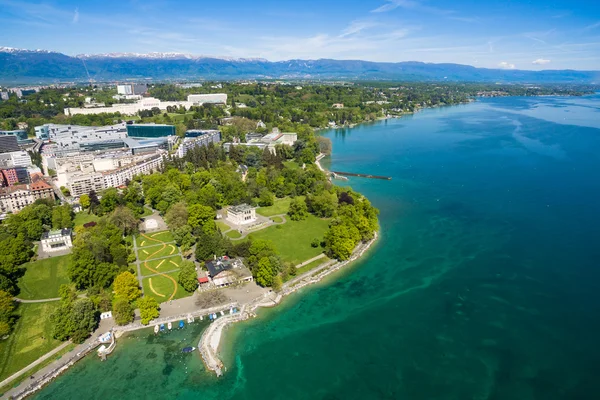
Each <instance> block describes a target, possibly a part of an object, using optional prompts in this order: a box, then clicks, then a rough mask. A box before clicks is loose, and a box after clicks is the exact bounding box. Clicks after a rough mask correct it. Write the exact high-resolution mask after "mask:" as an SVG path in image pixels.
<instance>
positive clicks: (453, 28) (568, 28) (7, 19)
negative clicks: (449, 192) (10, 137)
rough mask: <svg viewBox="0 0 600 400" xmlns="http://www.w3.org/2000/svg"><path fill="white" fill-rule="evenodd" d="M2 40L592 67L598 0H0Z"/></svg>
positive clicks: (72, 50) (109, 48) (76, 48)
mask: <svg viewBox="0 0 600 400" xmlns="http://www.w3.org/2000/svg"><path fill="white" fill-rule="evenodd" d="M0 23H1V26H2V28H1V29H2V33H1V34H0V46H8V47H17V48H26V49H37V48H41V49H48V50H55V51H59V52H62V53H66V54H69V55H75V54H81V53H110V52H136V53H147V52H181V53H191V54H198V55H200V54H203V55H213V56H228V57H236V58H238V57H261V58H266V59H269V60H272V61H278V60H287V59H293V58H302V59H318V58H335V59H362V60H371V61H390V62H396V61H414V60H416V61H425V62H435V63H439V62H452V63H460V64H469V65H474V66H478V67H488V68H508V69H510V68H517V69H534V70H539V69H563V68H572V69H595V70H598V69H600V4H599V0H596V1H590V0H584V1H577V0H527V1H517V0H503V1H497V0H459V1H442V0H363V1H351V0H347V1H339V0H331V1H328V0H304V1H282V0H279V1H274V0H257V1H256V0H255V1H252V0H250V1H248V0H243V1H240V0H227V1H214V0H212V1H205V0H199V1H182V0H180V1H163V0H146V1H143V0H121V1H114V0H105V1H90V0H86V1H41V2H40V1H39V0H37V1H33V0H0Z"/></svg>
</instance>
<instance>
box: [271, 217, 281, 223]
mask: <svg viewBox="0 0 600 400" xmlns="http://www.w3.org/2000/svg"><path fill="white" fill-rule="evenodd" d="M271 221H273V222H276V223H278V224H280V223H282V222H283V218H281V217H271Z"/></svg>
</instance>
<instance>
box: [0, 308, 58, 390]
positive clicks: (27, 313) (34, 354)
mask: <svg viewBox="0 0 600 400" xmlns="http://www.w3.org/2000/svg"><path fill="white" fill-rule="evenodd" d="M58 305H59V303H58V302H50V303H30V304H25V303H21V304H19V306H18V308H17V310H16V313H17V315H18V316H19V319H18V320H17V323H16V324H15V327H14V329H13V332H12V333H11V334H10V336H9V337H8V339H5V340H0V380H3V379H5V378H7V377H9V376H10V375H12V374H14V373H15V372H17V371H19V370H20V369H22V368H24V367H26V366H27V365H29V364H31V363H32V362H34V361H35V360H37V359H38V358H39V357H41V356H43V355H44V354H46V353H47V352H49V351H50V350H52V349H54V348H55V347H57V346H58V345H60V344H61V342H59V341H58V340H55V339H52V323H51V322H50V314H51V313H52V312H53V311H54V310H55V308H56V307H57V306H58Z"/></svg>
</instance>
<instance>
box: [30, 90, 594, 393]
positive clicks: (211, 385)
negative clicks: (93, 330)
mask: <svg viewBox="0 0 600 400" xmlns="http://www.w3.org/2000/svg"><path fill="white" fill-rule="evenodd" d="M327 136H328V137H330V138H331V139H332V140H333V143H334V155H333V156H332V158H331V160H326V161H325V162H326V163H328V162H330V164H331V168H332V169H334V170H340V171H349V172H363V173H370V174H377V175H389V176H392V177H393V179H392V180H391V181H379V180H368V179H360V178H353V179H351V180H350V182H349V183H350V184H351V185H352V186H353V187H354V188H355V189H357V190H359V191H361V192H363V193H365V194H366V195H367V196H368V197H369V198H370V199H371V200H372V202H373V203H374V204H375V205H376V206H377V207H378V208H379V209H380V210H381V215H380V219H381V233H382V235H381V240H380V241H379V242H378V244H377V246H376V247H375V248H374V249H373V250H372V251H371V252H370V254H369V256H368V257H365V258H364V260H362V261H360V262H358V263H356V264H354V265H353V266H352V267H350V268H349V269H347V270H345V271H342V272H341V273H339V274H337V275H334V276H333V277H332V278H329V279H328V280H327V281H326V282H323V283H321V284H319V285H318V286H313V287H311V288H307V289H304V290H303V291H302V292H301V293H300V294H298V295H295V296H292V297H291V298H289V299H288V300H286V302H284V304H283V305H282V306H280V307H278V308H276V309H273V310H264V311H261V313H260V316H259V318H257V319H256V320H253V321H251V322H248V323H243V324H238V325H236V326H235V327H234V328H232V329H230V330H229V331H228V332H227V335H226V337H225V339H226V343H227V344H226V346H225V348H224V359H225V362H226V365H227V366H228V371H227V373H226V375H225V377H223V378H221V379H217V378H215V377H214V376H212V375H210V374H208V373H207V372H206V371H205V370H204V368H203V366H202V363H201V361H200V359H199V356H198V354H197V353H194V354H189V355H182V354H180V352H179V351H180V349H181V347H184V345H186V344H187V343H190V342H193V345H196V342H197V341H198V338H199V336H200V332H201V329H202V328H201V327H200V326H196V327H195V328H193V329H192V328H191V327H188V328H186V329H184V330H183V331H181V332H173V333H170V334H168V335H164V336H161V337H160V338H155V337H154V335H153V334H152V333H151V332H142V333H136V334H135V337H133V338H130V339H125V340H121V343H120V344H119V346H118V348H117V350H116V353H115V354H114V355H113V356H111V357H110V358H109V359H108V360H107V361H106V362H104V363H102V362H100V361H98V360H97V359H96V358H95V357H90V358H89V359H87V360H85V361H84V362H82V363H80V364H78V365H77V366H75V367H74V368H73V369H72V370H70V371H69V372H68V373H67V374H65V375H64V376H62V377H60V378H59V379H58V380H57V381H56V382H55V383H53V384H51V385H50V386H48V387H47V388H45V389H44V390H42V391H41V392H40V394H39V395H38V396H37V398H41V399H59V398H60V399H80V398H86V399H107V398H128V399H146V398H152V399H175V398H177V399H410V400H420V399H456V400H463V399H482V400H483V399H490V400H491V399H494V400H499V399H522V400H528V399H543V400H548V399H598V398H600V383H599V381H598V379H597V373H596V372H597V371H598V368H599V365H600V348H598V345H597V343H598V342H597V340H598V337H599V333H600V271H599V270H598V267H599V260H600V204H599V200H600V179H598V176H597V174H598V172H599V171H600V156H599V152H600V96H590V97H585V98H554V97H544V98H499V99H486V100H483V101H479V102H476V103H472V104H469V105H464V106H458V107H451V108H443V109H435V110H427V111H424V112H421V113H419V114H417V115H414V116H411V117H406V118H403V119H399V120H388V121H382V122H378V123H374V124H369V125H361V126H359V127H356V128H354V129H346V130H336V131H331V132H328V133H327ZM182 340H184V341H183V342H182Z"/></svg>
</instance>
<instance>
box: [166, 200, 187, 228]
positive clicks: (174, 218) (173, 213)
mask: <svg viewBox="0 0 600 400" xmlns="http://www.w3.org/2000/svg"><path fill="white" fill-rule="evenodd" d="M188 216H189V213H188V209H187V207H186V205H185V203H183V202H180V203H176V204H173V206H171V208H169V211H167V213H166V214H165V220H166V221H167V224H168V225H169V228H170V229H171V231H175V230H177V229H180V228H181V227H182V226H184V225H186V224H187V222H188Z"/></svg>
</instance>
